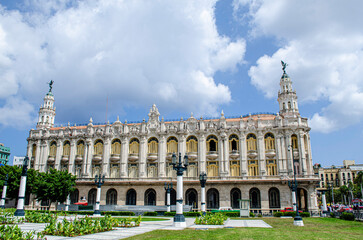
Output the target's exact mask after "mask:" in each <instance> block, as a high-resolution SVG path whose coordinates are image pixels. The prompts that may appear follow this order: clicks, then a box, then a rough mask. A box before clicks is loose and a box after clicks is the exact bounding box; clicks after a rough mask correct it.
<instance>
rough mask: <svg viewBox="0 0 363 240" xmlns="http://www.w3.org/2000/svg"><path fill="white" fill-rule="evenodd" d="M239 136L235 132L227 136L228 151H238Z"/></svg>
mask: <svg viewBox="0 0 363 240" xmlns="http://www.w3.org/2000/svg"><path fill="white" fill-rule="evenodd" d="M238 143H239V138H238V136H237V135H236V134H232V135H231V136H229V151H231V152H237V151H239V144H238Z"/></svg>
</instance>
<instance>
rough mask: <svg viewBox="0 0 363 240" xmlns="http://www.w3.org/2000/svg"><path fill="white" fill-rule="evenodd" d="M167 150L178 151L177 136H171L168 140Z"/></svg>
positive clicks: (170, 151) (169, 151)
mask: <svg viewBox="0 0 363 240" xmlns="http://www.w3.org/2000/svg"><path fill="white" fill-rule="evenodd" d="M167 152H168V153H177V152H178V139H176V137H169V138H168V140H167Z"/></svg>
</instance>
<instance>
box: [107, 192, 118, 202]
mask: <svg viewBox="0 0 363 240" xmlns="http://www.w3.org/2000/svg"><path fill="white" fill-rule="evenodd" d="M106 205H117V191H116V190H115V189H113V188H111V189H109V190H108V191H107V193H106Z"/></svg>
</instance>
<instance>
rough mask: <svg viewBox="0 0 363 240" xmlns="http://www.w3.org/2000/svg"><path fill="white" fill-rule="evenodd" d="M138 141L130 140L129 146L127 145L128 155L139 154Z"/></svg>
mask: <svg viewBox="0 0 363 240" xmlns="http://www.w3.org/2000/svg"><path fill="white" fill-rule="evenodd" d="M139 145H140V142H139V139H137V138H133V139H131V140H130V145H129V153H130V154H139Z"/></svg>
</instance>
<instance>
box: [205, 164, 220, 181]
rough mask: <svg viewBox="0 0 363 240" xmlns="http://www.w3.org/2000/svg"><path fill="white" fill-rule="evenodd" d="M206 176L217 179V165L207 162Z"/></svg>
mask: <svg viewBox="0 0 363 240" xmlns="http://www.w3.org/2000/svg"><path fill="white" fill-rule="evenodd" d="M207 164H208V166H207V176H208V177H218V163H217V162H208V163H207Z"/></svg>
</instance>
